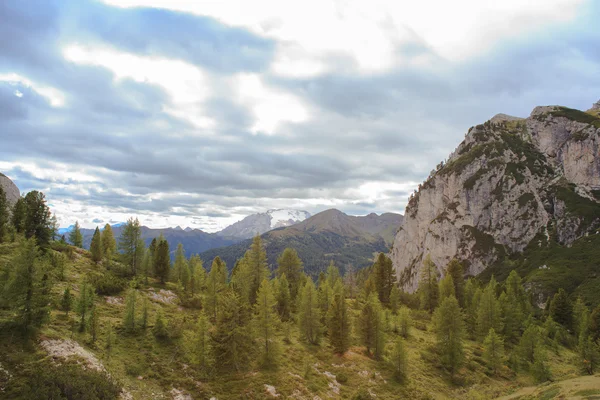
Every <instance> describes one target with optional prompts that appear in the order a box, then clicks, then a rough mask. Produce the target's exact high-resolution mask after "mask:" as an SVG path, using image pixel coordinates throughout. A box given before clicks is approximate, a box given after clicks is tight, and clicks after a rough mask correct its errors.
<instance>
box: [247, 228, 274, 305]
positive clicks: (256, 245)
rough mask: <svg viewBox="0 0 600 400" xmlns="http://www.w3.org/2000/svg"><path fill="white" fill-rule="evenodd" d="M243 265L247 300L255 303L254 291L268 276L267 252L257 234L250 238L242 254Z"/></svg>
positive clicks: (252, 303)
mask: <svg viewBox="0 0 600 400" xmlns="http://www.w3.org/2000/svg"><path fill="white" fill-rule="evenodd" d="M244 265H245V266H246V267H247V270H246V274H247V275H246V279H247V283H248V301H249V303H250V304H251V305H254V303H256V292H257V291H258V287H259V286H260V284H261V282H262V281H263V279H265V278H268V277H269V270H268V268H267V252H266V251H265V249H264V246H263V243H262V241H261V238H260V236H259V235H256V236H255V237H254V239H252V244H251V245H250V249H248V251H246V254H245V255H244Z"/></svg>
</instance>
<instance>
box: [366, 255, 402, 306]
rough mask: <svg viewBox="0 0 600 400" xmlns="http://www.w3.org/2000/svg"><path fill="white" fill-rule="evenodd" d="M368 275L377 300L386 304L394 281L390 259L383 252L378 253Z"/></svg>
mask: <svg viewBox="0 0 600 400" xmlns="http://www.w3.org/2000/svg"><path fill="white" fill-rule="evenodd" d="M370 275H371V279H372V281H373V283H374V284H375V287H376V289H377V294H378V296H379V301H380V302H381V303H383V304H388V303H389V301H390V293H391V291H392V287H393V286H394V285H395V283H396V276H395V274H394V268H393V266H392V260H391V259H390V258H389V257H387V256H386V255H385V254H384V253H379V255H378V256H377V260H376V261H375V263H374V264H373V266H372V267H371V274H370Z"/></svg>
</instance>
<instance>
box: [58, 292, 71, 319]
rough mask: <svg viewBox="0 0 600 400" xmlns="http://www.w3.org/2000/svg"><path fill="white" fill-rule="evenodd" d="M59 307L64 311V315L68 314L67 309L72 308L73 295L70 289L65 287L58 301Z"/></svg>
mask: <svg viewBox="0 0 600 400" xmlns="http://www.w3.org/2000/svg"><path fill="white" fill-rule="evenodd" d="M60 307H61V308H62V309H63V311H64V312H65V315H67V316H68V315H69V311H71V309H72V308H73V295H72V294H71V289H70V288H66V289H65V291H64V292H63V296H62V299H61V301H60Z"/></svg>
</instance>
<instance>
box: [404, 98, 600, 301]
mask: <svg viewBox="0 0 600 400" xmlns="http://www.w3.org/2000/svg"><path fill="white" fill-rule="evenodd" d="M598 227H600V105H599V104H598V103H597V104H595V105H594V107H593V108H592V109H590V110H588V111H587V112H582V111H578V110H573V109H569V108H565V107H559V106H548V107H537V108H535V109H534V110H533V112H532V113H531V115H530V116H529V117H528V118H526V119H521V118H515V117H510V116H507V115H503V114H499V115H497V116H495V117H494V118H492V119H491V120H489V121H487V122H486V123H484V124H482V125H477V126H475V127H472V128H471V129H469V131H468V133H467V135H466V137H465V140H464V141H463V142H462V143H461V144H460V145H459V146H458V148H457V149H456V150H455V151H454V152H453V153H452V154H451V155H450V157H449V159H448V162H447V163H445V164H444V163H440V164H439V165H438V167H437V168H436V169H435V170H434V171H432V174H431V175H430V176H429V178H428V179H427V180H426V181H425V182H424V183H423V184H422V185H420V186H419V189H418V191H416V192H415V193H414V194H413V195H412V196H411V198H410V199H409V203H408V206H407V208H406V214H405V216H404V223H403V225H402V227H401V229H400V230H399V232H398V234H397V235H396V238H395V240H394V244H393V248H392V259H393V262H394V267H395V269H396V275H397V276H398V278H399V280H400V283H401V284H402V285H403V287H404V288H405V290H407V291H409V292H413V291H415V290H416V288H417V285H418V280H419V272H420V268H421V265H422V261H423V259H424V257H425V256H426V255H427V254H430V255H431V259H432V261H433V262H434V263H435V264H436V265H437V267H438V270H439V271H440V273H441V274H442V275H443V273H444V269H445V267H446V265H447V264H448V262H449V261H450V260H451V259H452V258H455V257H456V258H458V259H460V260H462V261H464V263H465V265H466V266H467V273H468V274H470V275H477V274H479V273H481V272H482V271H483V270H485V269H486V268H487V267H488V266H491V265H494V264H495V263H498V262H500V261H501V260H503V259H504V258H505V257H506V256H510V255H514V254H515V253H519V252H522V251H523V250H524V249H525V248H526V247H527V246H528V245H530V244H535V245H538V246H544V245H545V243H548V242H549V241H554V242H558V243H560V244H562V245H566V246H569V245H570V244H571V243H572V242H573V241H574V240H576V239H577V238H579V237H581V236H584V235H587V234H589V233H595V232H596V230H597V229H598Z"/></svg>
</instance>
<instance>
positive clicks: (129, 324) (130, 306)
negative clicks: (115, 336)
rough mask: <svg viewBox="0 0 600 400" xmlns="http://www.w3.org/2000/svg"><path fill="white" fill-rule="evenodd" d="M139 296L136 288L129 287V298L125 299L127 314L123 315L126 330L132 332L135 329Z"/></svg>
mask: <svg viewBox="0 0 600 400" xmlns="http://www.w3.org/2000/svg"><path fill="white" fill-rule="evenodd" d="M136 297H137V290H136V289H133V288H132V289H129V293H127V298H126V299H125V315H124V316H123V328H124V329H125V332H127V333H132V332H134V331H135V301H136Z"/></svg>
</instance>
